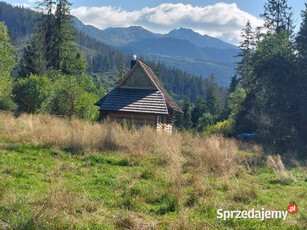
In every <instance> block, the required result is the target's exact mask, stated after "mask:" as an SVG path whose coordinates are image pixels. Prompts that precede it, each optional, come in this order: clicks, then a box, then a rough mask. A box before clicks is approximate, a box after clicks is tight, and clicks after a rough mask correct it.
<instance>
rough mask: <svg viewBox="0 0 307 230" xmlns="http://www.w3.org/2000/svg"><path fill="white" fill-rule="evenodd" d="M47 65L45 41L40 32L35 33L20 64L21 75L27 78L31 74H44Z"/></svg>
mask: <svg viewBox="0 0 307 230" xmlns="http://www.w3.org/2000/svg"><path fill="white" fill-rule="evenodd" d="M46 67H47V61H46V58H45V53H44V41H43V38H42V36H41V34H40V33H35V34H34V35H33V37H32V38H31V40H30V43H29V45H28V46H27V47H26V48H25V50H24V53H23V57H22V60H21V63H20V66H19V77H20V78H25V77H28V76H29V75H30V74H35V75H38V76H43V75H44V74H45V72H46Z"/></svg>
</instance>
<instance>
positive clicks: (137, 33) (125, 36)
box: [73, 17, 162, 47]
mask: <svg viewBox="0 0 307 230" xmlns="http://www.w3.org/2000/svg"><path fill="white" fill-rule="evenodd" d="M73 24H74V27H75V28H76V29H77V30H78V31H80V32H83V33H85V34H87V35H89V36H91V37H93V38H95V39H96V40H98V41H101V42H103V43H106V44H108V45H111V46H116V47H119V46H124V45H126V44H128V43H129V42H133V41H136V40H141V39H148V38H156V37H161V36H162V35H159V34H155V33H152V32H150V31H148V30H146V29H144V28H143V27H141V26H130V27H127V28H112V27H110V28H107V29H105V30H100V29H98V28H96V27H94V26H91V25H84V24H83V23H82V22H81V21H80V20H79V19H78V18H76V17H74V18H73Z"/></svg>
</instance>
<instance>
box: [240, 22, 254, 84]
mask: <svg viewBox="0 0 307 230" xmlns="http://www.w3.org/2000/svg"><path fill="white" fill-rule="evenodd" d="M241 37H242V39H243V40H242V42H241V43H240V46H239V47H240V51H239V54H238V55H237V57H239V58H240V59H241V60H240V61H239V62H237V63H236V64H237V68H236V71H237V73H238V74H239V75H240V76H241V78H242V84H243V87H244V88H246V89H248V88H250V87H251V86H252V85H253V81H254V79H253V74H252V63H251V58H252V55H253V51H254V46H255V37H254V32H253V29H252V26H251V24H250V22H249V21H248V22H247V23H246V26H245V28H244V29H243V31H242V33H241Z"/></svg>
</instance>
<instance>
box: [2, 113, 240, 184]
mask: <svg viewBox="0 0 307 230" xmlns="http://www.w3.org/2000/svg"><path fill="white" fill-rule="evenodd" d="M1 121H2V122H1ZM0 127H1V129H2V133H3V136H4V137H5V138H7V139H8V140H10V141H14V142H21V143H31V144H35V145H42V146H50V147H55V148H62V149H67V150H69V151H70V152H72V153H79V152H84V151H87V150H95V151H105V150H120V151H121V152H125V153H127V154H129V155H130V156H132V157H139V158H142V157H144V156H158V157H160V158H161V162H165V164H168V165H172V167H171V168H170V170H171V172H170V173H169V174H168V175H170V177H172V178H171V180H172V181H174V183H180V180H181V179H180V178H178V176H175V177H173V175H180V174H181V171H182V165H183V163H184V154H183V153H184V152H189V160H190V161H191V162H192V163H191V164H192V167H193V168H194V169H208V170H209V171H211V172H214V173H218V174H221V175H222V174H225V173H231V172H232V171H233V169H234V168H235V166H236V165H238V164H240V163H241V160H242V157H240V155H239V154H238V147H237V143H236V141H235V140H232V139H226V138H223V137H221V136H199V135H192V134H189V133H183V134H179V133H175V134H173V135H167V134H164V133H157V132H156V131H155V130H153V129H152V128H150V127H142V128H140V129H137V130H128V129H126V128H123V127H122V126H120V125H118V124H114V123H112V124H111V123H90V122H87V121H80V120H65V119H61V118H57V117H50V116H44V115H35V116H34V115H22V116H20V117H18V118H15V117H14V116H13V115H10V114H1V113H0ZM186 159H187V158H186Z"/></svg>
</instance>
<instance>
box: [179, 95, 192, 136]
mask: <svg viewBox="0 0 307 230" xmlns="http://www.w3.org/2000/svg"><path fill="white" fill-rule="evenodd" d="M182 111H183V116H182V124H181V126H182V128H184V129H186V130H189V129H190V128H191V126H192V121H191V104H190V100H189V99H188V98H187V97H186V98H185V99H184V100H183V103H182Z"/></svg>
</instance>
